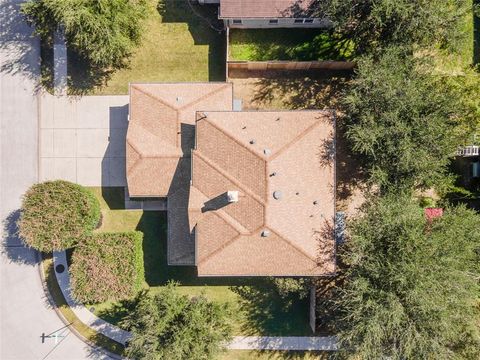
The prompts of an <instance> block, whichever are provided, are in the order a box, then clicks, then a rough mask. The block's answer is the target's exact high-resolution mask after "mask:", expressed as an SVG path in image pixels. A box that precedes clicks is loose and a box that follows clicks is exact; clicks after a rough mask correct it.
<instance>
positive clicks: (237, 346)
mask: <svg viewBox="0 0 480 360" xmlns="http://www.w3.org/2000/svg"><path fill="white" fill-rule="evenodd" d="M228 348H229V349H231V350H278V351H288V350H295V351H301V350H303V351H335V350H337V340H336V338H335V337H334V336H324V337H321V336H235V337H234V338H233V341H232V342H230V344H229V345H228Z"/></svg>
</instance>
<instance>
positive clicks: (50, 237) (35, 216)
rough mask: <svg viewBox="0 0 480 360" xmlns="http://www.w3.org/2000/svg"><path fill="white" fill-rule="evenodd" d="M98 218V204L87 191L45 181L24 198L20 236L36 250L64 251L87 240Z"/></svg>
mask: <svg viewBox="0 0 480 360" xmlns="http://www.w3.org/2000/svg"><path fill="white" fill-rule="evenodd" d="M100 216H101V212H100V204H99V202H98V200H97V199H96V197H95V195H93V193H92V192H91V191H90V190H88V189H86V188H84V187H83V186H80V185H77V184H73V183H71V182H68V181H63V180H56V181H47V182H44V183H40V184H35V185H33V186H32V187H31V188H30V189H29V190H28V191H27V192H26V194H25V195H24V197H23V203H22V209H21V214H20V220H19V223H18V226H19V234H20V236H21V237H22V238H23V240H24V242H25V243H26V244H27V245H28V246H31V247H33V248H35V249H37V250H40V251H44V252H51V251H57V250H64V249H68V248H70V247H72V246H74V245H76V244H77V243H78V242H79V241H81V240H83V239H85V238H86V237H88V236H90V235H91V233H92V230H93V229H95V227H96V226H97V224H98V223H99V221H100Z"/></svg>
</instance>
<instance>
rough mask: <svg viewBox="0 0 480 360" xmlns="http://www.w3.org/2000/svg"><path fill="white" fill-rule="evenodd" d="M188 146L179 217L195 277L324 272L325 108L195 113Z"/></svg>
mask: <svg viewBox="0 0 480 360" xmlns="http://www.w3.org/2000/svg"><path fill="white" fill-rule="evenodd" d="M195 143H196V148H195V149H194V150H193V152H192V186H191V187H190V194H189V205H188V215H189V219H190V224H189V229H191V230H193V235H194V236H195V239H196V254H195V255H196V265H197V269H198V274H199V275H200V276H229V275H232V276H269V275H271V276H318V275H327V274H332V273H334V271H335V257H334V252H335V241H334V231H333V229H334V216H335V165H334V164H335V159H334V154H335V150H334V120H333V116H332V114H331V113H330V112H328V111H285V112H217V111H208V112H199V113H197V123H196V142H195ZM227 191H238V193H239V200H238V202H235V203H228V202H226V192H227ZM274 194H275V197H277V198H278V199H276V198H274ZM262 234H263V236H262ZM264 235H267V236H264ZM191 241H193V239H191Z"/></svg>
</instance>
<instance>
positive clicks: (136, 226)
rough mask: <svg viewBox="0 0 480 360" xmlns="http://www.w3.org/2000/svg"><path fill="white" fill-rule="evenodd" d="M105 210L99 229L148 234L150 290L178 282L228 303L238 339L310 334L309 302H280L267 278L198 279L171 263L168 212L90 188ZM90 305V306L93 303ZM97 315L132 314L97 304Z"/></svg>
mask: <svg viewBox="0 0 480 360" xmlns="http://www.w3.org/2000/svg"><path fill="white" fill-rule="evenodd" d="M92 190H93V191H94V193H95V194H96V196H97V197H98V199H99V200H100V203H101V207H102V215H103V218H102V226H101V227H100V228H99V229H98V230H97V231H123V230H139V231H142V232H143V234H144V240H143V241H144V242H143V251H144V263H145V280H146V286H147V287H149V288H150V290H151V291H152V292H155V291H157V290H158V289H160V287H161V286H164V285H165V284H166V283H167V282H168V281H172V280H173V281H177V282H179V283H180V286H179V291H181V292H182V293H184V294H187V295H190V296H195V295H199V294H201V293H204V294H205V295H206V296H207V297H208V298H210V299H212V300H216V301H220V302H229V303H231V304H232V306H234V308H235V310H236V311H235V313H236V314H237V318H236V319H234V321H235V334H237V335H254V334H255V335H259V334H261V335H279V336H280V335H290V336H295V335H311V330H310V328H309V325H308V305H309V304H308V299H302V300H300V299H289V301H286V300H283V299H281V298H280V297H279V296H278V295H277V293H276V292H275V290H274V287H273V284H272V282H271V281H270V280H269V279H266V278H198V277H197V276H196V269H195V267H193V266H168V265H167V257H166V254H167V248H166V246H167V236H166V230H167V227H166V222H167V221H166V213H165V212H157V211H139V210H124V209H123V196H124V195H123V188H92ZM89 306H90V305H89ZM94 307H95V313H96V314H97V315H98V316H100V317H102V318H104V319H106V320H108V321H110V322H112V323H117V322H118V321H119V320H120V319H121V318H122V316H123V314H125V312H126V311H128V308H127V306H126V304H118V303H117V304H113V303H102V304H95V305H94Z"/></svg>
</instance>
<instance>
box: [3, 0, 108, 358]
mask: <svg viewBox="0 0 480 360" xmlns="http://www.w3.org/2000/svg"><path fill="white" fill-rule="evenodd" d="M19 3H21V1H19V0H0V27H1V28H0V62H1V64H0V66H1V69H0V122H1V126H0V217H1V219H2V223H4V225H5V226H4V227H5V229H4V231H2V245H3V246H2V255H1V261H0V273H1V278H0V280H1V284H0V291H1V296H0V299H1V300H0V302H1V303H0V307H1V309H0V310H1V321H0V322H1V327H0V337H1V343H0V358H1V359H2V360H7V359H15V360H18V359H27V360H30V359H63V360H65V359H87V358H96V359H99V358H104V356H103V355H102V354H96V353H94V352H92V350H91V348H90V347H88V346H86V345H85V344H84V343H83V342H82V341H80V340H79V339H78V338H77V337H76V336H75V335H73V334H72V333H70V332H69V331H68V330H65V329H64V330H62V331H61V336H64V337H60V338H58V343H57V344H55V339H53V338H47V339H46V340H45V343H42V339H41V335H42V333H45V334H50V333H53V332H55V331H56V330H58V329H61V328H62V327H63V326H64V324H63V323H62V322H61V321H60V319H59V318H58V317H57V315H56V313H55V312H54V311H53V310H52V309H51V308H50V306H49V304H48V301H47V300H46V299H45V296H44V292H43V289H42V286H41V281H40V277H39V269H38V264H37V259H36V255H35V253H34V252H33V251H31V250H28V249H25V248H24V247H23V246H22V245H21V243H20V241H19V239H18V238H17V236H15V229H14V226H13V225H12V224H13V223H14V222H15V220H16V218H17V216H18V212H17V209H18V208H19V205H20V199H21V195H22V194H23V192H24V191H25V189H27V188H28V187H29V186H30V185H31V184H32V183H34V182H36V181H37V179H38V145H39V143H38V136H39V133H38V107H39V103H38V99H37V96H36V95H35V90H36V86H37V79H38V76H39V73H40V68H39V41H38V39H36V38H33V37H32V36H31V29H30V28H29V27H28V26H26V24H25V23H24V22H23V20H22V18H21V16H20V14H19V13H18V4H19Z"/></svg>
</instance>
